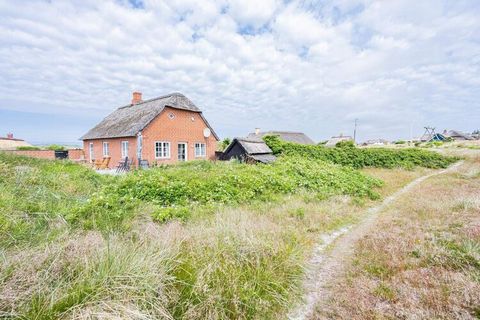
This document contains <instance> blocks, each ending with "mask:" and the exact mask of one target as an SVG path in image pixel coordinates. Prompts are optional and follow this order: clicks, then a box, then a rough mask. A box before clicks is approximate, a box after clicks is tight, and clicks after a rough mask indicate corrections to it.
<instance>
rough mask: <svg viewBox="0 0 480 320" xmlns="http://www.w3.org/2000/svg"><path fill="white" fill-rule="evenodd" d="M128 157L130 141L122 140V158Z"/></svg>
mask: <svg viewBox="0 0 480 320" xmlns="http://www.w3.org/2000/svg"><path fill="white" fill-rule="evenodd" d="M126 157H128V141H122V158H123V159H125V158H126Z"/></svg>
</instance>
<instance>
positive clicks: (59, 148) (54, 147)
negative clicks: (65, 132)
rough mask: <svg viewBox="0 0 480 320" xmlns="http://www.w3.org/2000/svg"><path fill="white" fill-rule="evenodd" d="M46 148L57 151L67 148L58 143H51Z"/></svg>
mask: <svg viewBox="0 0 480 320" xmlns="http://www.w3.org/2000/svg"><path fill="white" fill-rule="evenodd" d="M45 149H47V150H54V151H55V150H61V151H63V150H65V147H64V146H61V145H58V144H51V145H49V146H47V147H46V148H45Z"/></svg>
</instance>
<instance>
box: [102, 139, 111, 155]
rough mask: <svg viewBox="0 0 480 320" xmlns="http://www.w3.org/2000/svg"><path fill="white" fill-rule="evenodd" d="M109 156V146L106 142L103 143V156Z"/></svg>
mask: <svg viewBox="0 0 480 320" xmlns="http://www.w3.org/2000/svg"><path fill="white" fill-rule="evenodd" d="M109 155H110V145H109V143H108V142H104V143H103V156H104V157H108V156H109Z"/></svg>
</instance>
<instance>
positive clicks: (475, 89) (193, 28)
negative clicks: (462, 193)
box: [0, 0, 480, 144]
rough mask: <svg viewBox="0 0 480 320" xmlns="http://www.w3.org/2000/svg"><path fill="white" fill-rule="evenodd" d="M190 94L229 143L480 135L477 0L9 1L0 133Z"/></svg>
mask: <svg viewBox="0 0 480 320" xmlns="http://www.w3.org/2000/svg"><path fill="white" fill-rule="evenodd" d="M133 91H140V92H142V93H143V97H144V99H148V98H154V97H157V96H161V95H165V94H168V93H171V92H181V93H183V94H185V95H186V96H187V97H189V98H190V99H191V100H192V101H193V102H194V103H195V104H196V105H197V106H198V107H200V108H201V109H202V110H203V112H204V114H205V116H206V118H207V119H208V120H209V122H210V124H211V125H212V127H213V128H214V129H215V131H216V132H217V133H218V135H219V136H220V137H221V138H225V137H235V136H245V135H247V134H248V133H249V132H252V131H254V128H256V127H259V128H261V129H262V130H288V131H302V132H305V133H306V134H307V135H309V136H310V137H311V138H313V139H314V140H316V141H322V140H325V139H327V138H329V137H330V136H333V135H339V134H341V133H342V134H344V135H352V134H353V128H354V122H355V119H358V129H357V140H359V141H363V140H366V139H374V138H386V139H409V138H410V136H411V135H413V136H419V135H421V134H422V133H423V127H424V126H427V125H428V126H433V127H436V128H437V131H443V129H457V130H462V131H466V132H471V131H473V130H475V129H479V128H480V1H478V0H470V1H466V0H450V1H442V0H410V1H407V0H388V1H371V0H337V1H333V0H323V1H315V0H311V1H309V0H304V1H277V0H231V1H228V0H219V1H206V0H171V1H162V0H130V1H127V0H116V1H115V0H103V1H97V0H78V1H76V0H72V1H67V0H61V1H60V0H58V1H57V0H50V1H29V0H21V1H16V0H10V1H6V0H0V136H4V135H6V134H7V133H8V132H13V133H14V135H15V136H16V137H20V138H24V139H26V140H28V141H30V142H32V143H36V144H40V143H79V141H78V138H79V137H80V136H81V135H83V134H84V133H85V132H87V131H88V130H89V129H90V128H91V127H92V126H94V125H95V124H96V123H98V122H99V121H101V120H102V119H103V118H104V117H105V116H106V115H108V114H109V113H110V112H112V111H113V110H114V109H116V108H117V107H120V106H123V105H126V104H128V103H129V102H130V101H131V95H132V92H133Z"/></svg>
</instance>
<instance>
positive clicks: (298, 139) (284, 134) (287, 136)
mask: <svg viewBox="0 0 480 320" xmlns="http://www.w3.org/2000/svg"><path fill="white" fill-rule="evenodd" d="M264 136H278V137H279V138H280V139H282V140H283V141H287V142H295V143H300V144H315V142H314V141H313V140H312V139H310V138H309V137H308V136H307V135H306V134H305V133H302V132H291V131H266V132H260V129H258V128H256V129H255V132H252V133H249V134H248V136H247V139H250V140H255V139H262V138H263V137H264Z"/></svg>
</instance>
